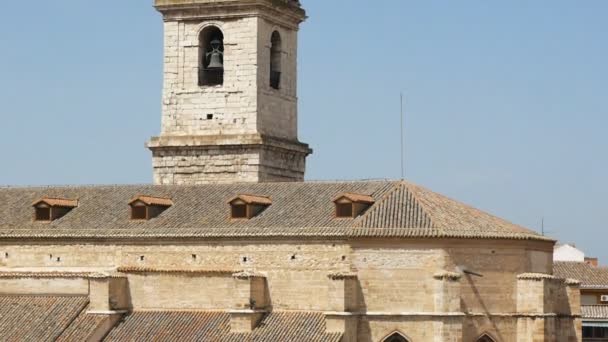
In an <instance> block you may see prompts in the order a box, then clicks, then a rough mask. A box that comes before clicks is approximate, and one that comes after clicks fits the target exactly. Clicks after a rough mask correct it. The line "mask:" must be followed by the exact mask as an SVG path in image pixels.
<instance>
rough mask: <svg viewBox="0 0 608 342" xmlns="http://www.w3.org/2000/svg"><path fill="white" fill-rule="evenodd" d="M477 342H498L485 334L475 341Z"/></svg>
mask: <svg viewBox="0 0 608 342" xmlns="http://www.w3.org/2000/svg"><path fill="white" fill-rule="evenodd" d="M475 341H476V342H496V340H495V339H493V338H492V337H491V336H490V335H488V334H483V335H481V336H479V338H478V339H477V340H475Z"/></svg>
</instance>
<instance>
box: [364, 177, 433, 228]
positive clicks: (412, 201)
mask: <svg viewBox="0 0 608 342" xmlns="http://www.w3.org/2000/svg"><path fill="white" fill-rule="evenodd" d="M403 190H405V194H400V193H399V192H400V191H403ZM403 196H405V201H404V203H393V202H395V201H393V200H392V199H393V198H397V200H396V202H399V200H398V199H399V198H400V197H403ZM385 206H389V209H390V210H388V212H390V213H391V215H390V216H391V217H390V221H391V223H393V222H394V223H396V224H390V227H386V226H387V225H378V224H377V223H375V221H377V220H376V219H375V215H376V213H378V212H380V211H381V210H382V209H383V208H384V207H385ZM401 209H404V210H405V211H401ZM385 211H386V210H385ZM370 221H372V222H370ZM407 222H410V223H413V224H408V223H407ZM355 226H356V228H425V229H429V228H438V227H436V226H435V224H434V222H433V220H432V218H431V216H430V215H429V214H428V212H427V211H426V210H425V208H424V207H423V206H422V204H421V203H420V201H419V200H418V199H417V198H416V196H415V195H414V194H413V193H412V192H411V191H410V190H409V188H408V187H407V186H406V185H405V183H404V182H403V181H401V182H397V183H395V184H394V187H393V189H391V190H389V191H387V192H386V193H385V194H384V195H383V196H382V198H381V199H380V200H379V201H378V202H377V203H376V204H374V205H373V206H372V207H371V208H370V210H367V211H366V212H365V213H364V214H363V215H361V217H360V218H358V221H357V222H356V223H355Z"/></svg>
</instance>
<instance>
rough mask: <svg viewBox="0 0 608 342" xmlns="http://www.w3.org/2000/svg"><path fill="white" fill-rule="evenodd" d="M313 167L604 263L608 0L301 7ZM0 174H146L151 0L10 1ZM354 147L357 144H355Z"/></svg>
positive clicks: (154, 67) (43, 178)
mask: <svg viewBox="0 0 608 342" xmlns="http://www.w3.org/2000/svg"><path fill="white" fill-rule="evenodd" d="M303 3H304V5H305V7H306V9H307V10H308V15H309V16H310V18H309V20H308V21H307V22H306V23H305V24H304V25H303V26H302V30H301V32H300V47H299V48H300V56H299V72H300V75H299V77H300V78H299V91H300V92H299V96H300V106H299V110H300V112H299V113H300V116H299V123H300V127H299V128H300V140H302V141H304V142H307V143H309V144H311V146H312V147H313V148H314V150H315V153H314V155H313V156H312V157H310V158H309V160H308V169H307V178H308V179H310V180H327V179H368V178H393V179H394V178H399V177H400V166H399V164H400V163H399V93H400V92H401V91H403V92H404V94H405V98H406V108H407V117H406V136H407V149H406V150H407V153H406V154H407V175H406V178H407V179H409V180H411V181H413V182H416V183H418V184H421V185H423V186H426V187H428V188H431V189H432V190H435V191H437V192H440V193H443V194H446V195H448V196H450V197H453V198H456V199H459V200H461V201H464V202H465V203H468V204H471V205H474V206H476V207H479V208H481V209H484V210H486V211H489V212H491V213H494V214H496V215H498V216H501V217H504V218H507V219H509V220H511V221H513V222H515V223H518V224H522V225H525V226H527V227H530V228H533V229H536V230H539V229H540V222H541V218H542V217H544V218H545V226H546V229H547V230H548V231H550V233H549V235H551V236H554V237H556V238H558V239H560V240H562V241H564V242H575V243H576V244H577V246H579V247H581V248H582V249H584V250H585V251H586V252H587V254H588V255H595V256H599V257H600V258H601V259H602V260H603V263H604V264H608V249H606V248H605V245H606V242H605V240H606V239H608V234H607V233H606V231H607V230H608V224H607V222H608V210H607V209H606V207H607V206H608V182H607V181H606V176H607V175H608V172H607V167H608V153H607V149H608V134H606V129H607V128H608V104H607V100H608V65H607V63H606V61H607V60H608V44H607V43H606V41H607V40H606V39H607V38H606V37H607V36H608V21H606V20H605V18H606V16H607V15H608V2H606V1H603V0H586V1H576V2H575V1H563V0H552V1H544V0H543V1H523V0H513V1H501V2H498V1H482V0H478V1H470V0H464V1H452V2H447V1H434V0H425V1H402V0H391V1H389V0H386V1H381V2H380V1H369V0H367V1H364V0H349V1H346V0H335V1H319V0H308V1H306V0H304V1H303ZM3 13H5V14H4V16H3V20H1V21H0V42H2V53H0V75H1V76H0V102H1V103H2V107H1V109H0V116H1V118H2V121H1V122H2V126H1V127H2V134H0V146H2V152H3V158H2V161H3V163H2V164H3V165H2V167H0V184H5V185H15V186H21V185H40V184H107V183H149V182H151V166H150V165H151V162H150V153H149V151H147V150H146V149H145V148H144V143H145V141H146V140H147V139H148V138H149V137H150V136H152V135H157V134H158V132H159V129H160V94H161V77H162V74H161V70H162V26H161V18H160V15H159V14H158V13H156V12H155V10H154V9H153V8H152V1H151V0H148V1H124V0H121V1H119V0H106V1H82V0H61V1H52V2H50V1H42V0H34V1H29V2H23V1H12V2H7V3H6V4H4V7H3ZM345 151H346V152H345Z"/></svg>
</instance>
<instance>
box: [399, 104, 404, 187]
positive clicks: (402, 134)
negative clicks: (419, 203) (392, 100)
mask: <svg viewBox="0 0 608 342" xmlns="http://www.w3.org/2000/svg"><path fill="white" fill-rule="evenodd" d="M400 95H401V111H400V117H401V125H400V126H399V127H400V128H401V180H404V179H405V132H404V130H405V128H404V126H403V122H404V117H403V116H404V113H403V93H401V94H400Z"/></svg>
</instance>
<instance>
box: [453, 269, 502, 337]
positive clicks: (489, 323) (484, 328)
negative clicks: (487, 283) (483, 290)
mask: <svg viewBox="0 0 608 342" xmlns="http://www.w3.org/2000/svg"><path fill="white" fill-rule="evenodd" d="M462 279H465V280H466V282H463V283H462V286H467V284H468V286H470V287H471V290H472V291H473V294H474V295H475V297H476V298H477V300H478V301H479V304H480V305H481V308H482V311H483V313H484V314H485V315H486V317H484V321H485V322H486V324H484V325H479V326H475V330H476V334H477V335H480V334H482V333H484V332H489V333H492V334H493V335H494V336H496V337H497V338H498V341H506V340H505V338H504V337H503V335H502V334H501V332H500V329H499V328H498V326H497V325H496V322H495V321H494V318H493V317H492V316H491V314H490V310H488V307H487V305H486V303H485V301H484V299H483V298H482V296H481V294H480V292H479V289H478V288H477V285H475V281H474V279H473V277H472V276H471V275H470V274H463V277H462ZM460 306H461V307H462V310H463V311H464V312H470V308H469V307H467V305H466V302H465V301H464V300H463V299H462V297H461V298H460ZM467 320H468V321H470V322H471V324H473V325H475V324H476V323H479V322H477V321H476V320H471V319H467Z"/></svg>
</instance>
